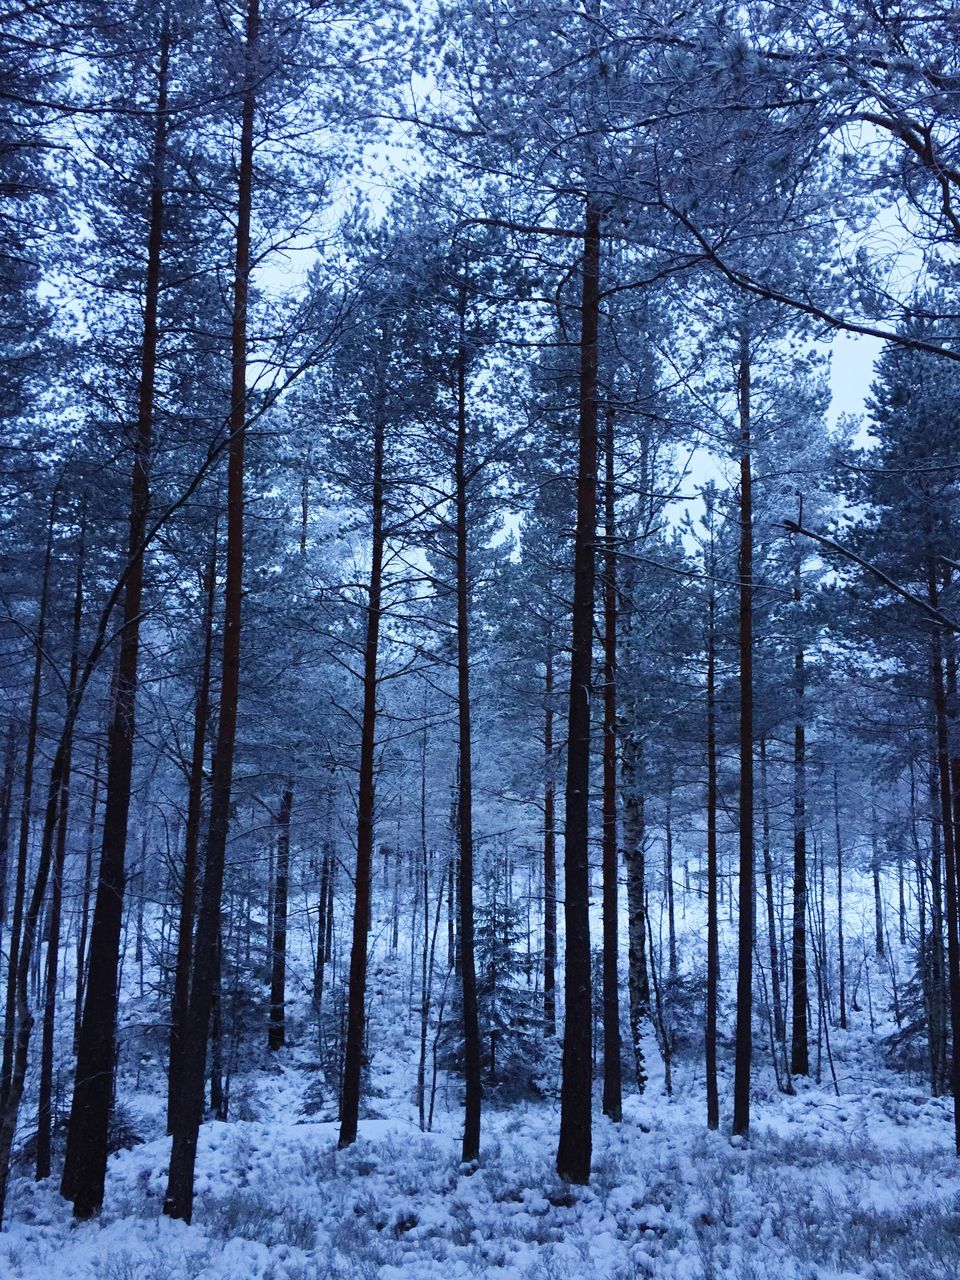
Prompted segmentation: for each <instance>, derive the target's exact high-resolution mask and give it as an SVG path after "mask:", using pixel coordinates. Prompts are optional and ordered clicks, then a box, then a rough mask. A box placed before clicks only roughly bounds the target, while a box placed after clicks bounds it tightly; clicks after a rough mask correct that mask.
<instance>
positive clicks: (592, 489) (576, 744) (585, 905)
mask: <svg viewBox="0 0 960 1280" xmlns="http://www.w3.org/2000/svg"><path fill="white" fill-rule="evenodd" d="M599 314H600V211H599V209H598V208H597V206H596V205H595V204H594V203H593V201H592V200H591V199H589V198H588V199H587V202H586V211H585V225H584V237H583V297H582V310H581V322H580V407H579V423H578V435H579V441H578V454H579V460H578V469H577V527H576V533H575V535H574V575H573V620H572V621H573V628H572V630H573V634H572V644H571V655H570V705H569V718H568V733H567V782H566V829H565V833H564V889H565V897H564V921H565V923H566V969H565V974H564V997H565V1000H564V1004H565V1013H564V1025H563V1081H562V1085H561V1096H560V1140H559V1144H558V1148H557V1173H558V1174H559V1175H560V1177H561V1178H564V1179H565V1180H566V1181H568V1182H573V1183H582V1184H585V1183H587V1182H589V1180H590V1159H591V1154H592V1147H593V1132H592V1121H593V1117H592V1114H591V1093H592V1089H591V1085H592V1068H593V1049H592V1030H593V1010H592V1007H591V1006H592V1001H591V990H590V862H589V837H590V676H591V667H592V662H593V612H594V600H593V595H594V576H595V555H596V548H595V544H596V531H597V347H598V342H597V338H598V326H599Z"/></svg>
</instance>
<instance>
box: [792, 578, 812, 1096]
mask: <svg viewBox="0 0 960 1280" xmlns="http://www.w3.org/2000/svg"><path fill="white" fill-rule="evenodd" d="M793 599H794V602H795V603H796V604H797V605H799V603H800V557H799V553H798V554H797V561H796V565H795V571H794V588H793ZM793 669H794V698H795V699H796V707H795V720H794V726H793V950H792V959H793V991H792V1011H793V1018H792V1027H791V1037H790V1073H791V1075H795V1076H807V1075H809V1074H810V1053H809V1046H808V1043H807V1012H808V1000H807V817H806V807H807V780H806V770H807V762H806V754H807V745H806V726H805V724H804V655H803V647H802V646H801V645H798V646H797V651H796V654H795V655H794V660H793Z"/></svg>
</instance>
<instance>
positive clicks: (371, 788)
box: [339, 334, 389, 1147]
mask: <svg viewBox="0 0 960 1280" xmlns="http://www.w3.org/2000/svg"><path fill="white" fill-rule="evenodd" d="M388 353H389V338H388V336H387V335H386V334H385V335H384V340H383V349H382V355H381V368H380V371H379V375H378V380H379V386H378V389H377V405H376V408H375V413H374V438H373V503H372V509H371V526H370V529H371V544H370V579H369V588H368V594H367V634H366V640H365V643H364V653H363V714H362V721H361V728H360V780H359V789H358V795H357V862H356V871H355V875H354V895H355V897H354V904H353V944H352V947H351V951H350V984H349V992H348V997H347V1044H346V1050H345V1054H344V1063H343V1089H342V1092H341V1095H340V1138H339V1145H340V1146H341V1147H348V1146H349V1145H350V1144H351V1143H352V1142H355V1141H356V1138H357V1125H358V1123H359V1119H360V1083H361V1075H362V1070H363V1042H364V1031H365V1028H366V999H367V929H368V924H369V920H370V878H371V871H372V862H373V823H374V806H375V799H376V793H375V776H374V756H375V752H376V734H377V692H378V688H379V682H378V679H377V660H378V656H379V646H380V617H381V611H382V594H383V554H384V544H385V536H384V494H383V486H384V436H385V432H386V421H385V414H384V406H385V397H386V370H385V368H384V367H383V365H384V363H385V362H386V359H387V356H388Z"/></svg>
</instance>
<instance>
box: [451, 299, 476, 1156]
mask: <svg viewBox="0 0 960 1280" xmlns="http://www.w3.org/2000/svg"><path fill="white" fill-rule="evenodd" d="M466 307H467V296H466V287H465V286H464V285H461V287H460V292H459V298H458V315H457V319H458V326H459V342H458V348H457V440H456V460H455V486H456V509H457V514H456V522H457V718H458V730H459V732H458V745H459V759H460V796H459V803H458V806H457V808H458V818H459V824H460V828H459V834H460V904H459V905H460V912H459V914H460V974H461V984H462V992H463V1063H464V1071H463V1074H464V1089H465V1103H464V1125H463V1147H462V1153H461V1159H462V1160H463V1162H464V1163H465V1164H466V1163H469V1162H470V1161H474V1160H479V1158H480V1107H481V1098H482V1085H481V1079H480V1071H481V1066H480V1021H479V1014H478V1010H477V974H476V962H475V957H474V941H473V933H474V929H473V925H474V920H473V764H472V759H471V725H470V577H469V562H468V561H469V551H468V546H467V459H466V449H467V347H466V331H465V324H466Z"/></svg>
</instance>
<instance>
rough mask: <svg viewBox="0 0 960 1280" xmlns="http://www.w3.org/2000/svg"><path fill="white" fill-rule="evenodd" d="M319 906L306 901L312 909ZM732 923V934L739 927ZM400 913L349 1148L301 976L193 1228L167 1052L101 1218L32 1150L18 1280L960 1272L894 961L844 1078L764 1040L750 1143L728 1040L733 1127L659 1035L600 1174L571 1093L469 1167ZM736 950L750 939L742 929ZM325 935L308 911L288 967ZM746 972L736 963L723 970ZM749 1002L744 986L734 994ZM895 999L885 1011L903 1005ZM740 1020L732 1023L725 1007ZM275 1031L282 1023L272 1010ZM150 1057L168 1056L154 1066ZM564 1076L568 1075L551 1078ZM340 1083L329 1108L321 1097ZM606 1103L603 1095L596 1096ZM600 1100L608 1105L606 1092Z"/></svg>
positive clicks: (683, 1056)
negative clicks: (577, 1163)
mask: <svg viewBox="0 0 960 1280" xmlns="http://www.w3.org/2000/svg"><path fill="white" fill-rule="evenodd" d="M684 905H685V907H686V910H685V911H684V912H683V914H682V916H681V920H680V923H681V928H682V930H683V933H682V935H681V938H680V949H681V955H683V956H684V957H686V958H687V959H688V960H689V959H690V958H691V957H692V958H693V962H694V963H696V956H697V953H698V950H699V949H702V937H701V926H702V920H701V918H700V916H701V911H700V904H699V903H698V901H697V900H696V898H695V896H691V897H690V898H689V899H688V900H687V902H686V903H685V904H684ZM301 918H303V916H302V913H300V912H297V911H296V910H294V911H292V912H291V920H292V921H296V920H299V919H301ZM725 933H726V930H725ZM385 934H386V931H383V932H381V933H380V934H378V935H377V936H378V938H379V941H378V942H377V943H376V945H375V953H374V955H373V957H372V959H371V985H372V991H373V992H374V996H373V998H372V1000H371V1006H370V1018H371V1025H370V1033H369V1039H370V1046H371V1051H372V1053H373V1057H372V1061H371V1064H370V1072H369V1082H368V1085H367V1087H366V1090H365V1100H364V1112H363V1116H364V1118H362V1119H361V1123H360V1135H359V1140H358V1142H357V1143H356V1144H355V1145H354V1146H352V1147H350V1148H348V1149H347V1150H345V1151H339V1150H338V1149H337V1136H338V1130H337V1125H336V1123H335V1122H334V1120H333V1119H332V1116H333V1114H334V1110H335V1097H336V1088H335V1083H334V1082H332V1081H329V1080H326V1079H324V1076H323V1073H322V1070H321V1068H320V1064H319V1062H318V1060H317V1056H316V1041H315V1028H314V1029H312V1027H311V1022H310V1011H309V1004H308V1002H307V1000H306V997H305V996H303V995H297V994H296V991H302V989H303V987H302V984H299V983H296V982H294V983H292V987H293V988H294V989H295V990H294V997H293V999H292V1001H291V1007H290V1028H291V1031H292V1037H291V1039H292V1043H291V1044H290V1045H288V1047H287V1048H285V1049H283V1050H282V1051H281V1052H279V1053H278V1054H274V1055H267V1054H266V1053H265V1051H264V1052H262V1053H261V1054H260V1056H259V1058H258V1057H257V1053H255V1052H254V1053H250V1054H249V1055H248V1056H249V1059H250V1065H249V1067H248V1069H247V1070H245V1071H244V1072H243V1073H241V1074H240V1075H238V1076H237V1077H236V1079H235V1080H234V1082H233V1098H234V1102H235V1103H237V1102H239V1100H240V1099H241V1098H242V1106H239V1105H235V1106H234V1108H233V1112H234V1115H235V1116H236V1117H241V1116H242V1117H244V1118H233V1119H231V1120H230V1121H228V1122H219V1121H209V1122H207V1123H206V1124H204V1126H203V1128H202V1130H201V1135H200V1145H199V1151H198V1160H197V1180H196V1202H195V1217H194V1222H193V1224H192V1225H191V1226H186V1225H185V1224H183V1223H180V1222H172V1221H170V1220H169V1219H167V1218H166V1217H165V1216H164V1215H163V1213H162V1200H163V1194H164V1190H165V1183H166V1166H167V1160H168V1157H169V1139H168V1138H166V1137H165V1136H164V1135H163V1114H162V1105H161V1103H162V1098H163V1076H162V1064H160V1063H159V1062H158V1063H155V1064H152V1065H150V1066H149V1067H147V1068H144V1067H143V1066H142V1064H141V1066H140V1067H139V1068H138V1072H137V1078H136V1079H137V1085H138V1087H134V1080H133V1078H132V1075H128V1076H126V1077H125V1078H124V1079H122V1080H121V1082H120V1096H121V1099H122V1102H123V1105H124V1107H125V1109H126V1110H127V1112H128V1113H129V1116H130V1117H131V1118H132V1119H133V1121H134V1122H135V1123H134V1127H135V1128H136V1129H137V1130H138V1131H139V1132H141V1133H143V1134H144V1136H145V1137H146V1139H147V1140H146V1141H144V1142H143V1143H142V1144H141V1145H139V1146H136V1147H134V1148H133V1149H131V1150H127V1151H121V1152H119V1153H117V1154H116V1155H115V1156H113V1157H111V1161H110V1168H109V1171H108V1178H107V1199H106V1203H105V1206H104V1210H103V1213H102V1215H101V1216H100V1218H99V1219H97V1220H95V1221H93V1222H88V1223H75V1222H74V1221H73V1220H72V1218H71V1217H70V1210H69V1206H68V1205H67V1204H65V1203H64V1202H63V1201H62V1200H61V1199H60V1197H59V1195H58V1194H57V1190H56V1179H55V1178H54V1179H51V1180H48V1181H47V1182H46V1183H42V1184H38V1183H35V1182H34V1181H33V1180H32V1178H31V1177H30V1173H31V1170H30V1169H29V1167H28V1165H27V1164H26V1163H24V1164H23V1165H22V1166H21V1167H20V1168H19V1169H18V1170H17V1171H16V1172H17V1173H18V1174H19V1176H17V1177H15V1179H14V1181H13V1183H12V1186H11V1197H10V1206H9V1214H8V1225H7V1228H6V1229H5V1230H4V1232H3V1233H2V1234H0V1278H2V1280H52V1278H55V1280H461V1278H464V1280H466V1278H472V1277H490V1280H643V1278H653V1277H655V1278H657V1280H956V1277H957V1276H958V1275H960V1162H958V1161H957V1159H956V1157H955V1155H954V1153H953V1117H952V1108H951V1105H950V1103H949V1101H948V1100H947V1099H943V1098H931V1097H930V1096H929V1093H928V1091H927V1089H926V1086H925V1082H923V1081H922V1080H917V1079H916V1078H915V1077H908V1076H907V1075H905V1074H904V1073H903V1072H897V1071H894V1070H893V1069H892V1068H891V1067H890V1066H889V1065H888V1064H887V1062H886V1060H885V1059H884V1057H883V1054H882V1051H881V1044H882V1037H883V1035H884V1034H885V1033H886V1032H887V1031H889V1030H890V1029H891V1028H892V1025H893V1022H892V1019H891V1018H890V1017H889V1016H888V1014H887V1013H886V1012H885V1001H884V999H883V996H882V986H883V968H882V963H881V962H879V961H875V962H873V963H874V966H875V967H874V991H875V995H874V1008H873V1014H874V1021H875V1029H874V1030H871V1025H870V1021H869V1020H868V1015H867V1012H866V1011H864V1010H860V1011H854V1012H851V1023H850V1029H849V1030H848V1031H846V1032H843V1031H839V1030H833V1031H832V1032H831V1047H832V1051H833V1056H834V1063H835V1067H836V1072H837V1079H838V1085H839V1096H838V1094H837V1093H836V1092H835V1091H834V1089H833V1087H832V1082H831V1078H830V1073H829V1071H828V1070H827V1067H826V1062H824V1066H823V1083H822V1084H821V1085H818V1084H816V1083H814V1082H813V1081H812V1080H811V1081H805V1080H798V1081H795V1085H796V1093H795V1094H794V1095H793V1096H787V1095H784V1094H782V1093H780V1092H779V1091H778V1090H777V1088H776V1085H775V1082H774V1078H773V1074H772V1071H771V1070H770V1068H769V1065H768V1056H769V1055H768V1053H767V1050H766V1046H765V1040H764V1036H763V1035H762V1034H759V1032H760V1030H761V1029H760V1027H759V1025H758V1035H757V1037H756V1040H757V1044H756V1057H755V1071H754V1090H753V1100H752V1117H753V1118H752V1124H751V1133H750V1138H749V1140H748V1141H743V1140H740V1139H736V1140H731V1137H730V1133H729V1126H730V1110H731V1097H732V1079H731V1076H730V1070H731V1061H730V1060H731V1057H732V1055H731V1054H730V1052H729V1046H728V1045H723V1046H722V1052H721V1079H720V1096H721V1111H722V1116H721V1129H720V1131H719V1132H715V1133H711V1132H710V1131H708V1130H707V1128H706V1123H705V1101H704V1081H703V1066H702V1059H701V1047H700V1045H699V1044H697V1045H694V1046H693V1047H691V1048H689V1049H687V1050H681V1051H680V1052H678V1054H677V1056H676V1057H675V1060H674V1072H673V1075H674V1086H675V1089H674V1094H673V1096H669V1097H668V1096H667V1095H666V1093H665V1092H664V1079H663V1071H662V1067H661V1065H660V1059H659V1056H658V1053H657V1048H656V1042H655V1040H654V1038H653V1036H652V1034H651V1035H650V1036H649V1039H648V1043H646V1044H645V1054H646V1060H647V1064H648V1069H649V1076H650V1079H649V1083H648V1086H647V1090H646V1092H645V1093H644V1094H643V1095H642V1096H640V1095H638V1094H637V1093H636V1090H635V1088H634V1087H633V1085H632V1081H631V1080H630V1078H629V1076H628V1077H627V1078H626V1079H625V1082H624V1088H625V1097H624V1119H623V1123H622V1124H620V1125H615V1124H613V1123H611V1122H610V1121H609V1120H607V1119H606V1118H604V1117H602V1116H600V1115H599V1114H596V1121H595V1127H594V1151H593V1168H592V1177H591V1182H590V1185H589V1186H588V1187H571V1186H568V1185H566V1184H564V1183H563V1182H561V1181H560V1179H559V1178H558V1177H557V1175H556V1173H555V1171H554V1158H555V1152H556V1135H557V1129H558V1119H559V1116H558V1102H557V1100H556V1096H555V1095H556V1090H555V1089H551V1090H549V1091H548V1096H546V1097H544V1098H543V1099H538V1100H533V1099H529V1100H527V1101H522V1102H520V1103H516V1104H513V1105H511V1106H510V1107H497V1106H494V1105H488V1106H486V1107H485V1110H484V1116H483V1135H482V1161H481V1165H480V1167H479V1169H477V1170H475V1171H470V1170H469V1169H466V1168H464V1167H462V1166H461V1165H460V1163H459V1148H460V1123H461V1113H460V1096H459V1088H458V1084H457V1081H456V1080H455V1079H441V1083H440V1087H439V1090H438V1095H437V1127H436V1131H435V1132H432V1133H422V1132H421V1131H420V1130H419V1128H418V1126H417V1111H416V1105H415V1078H416V1053H417V1041H418V1035H417V1025H416V1014H415V1011H413V1010H411V1006H410V1001H409V993H407V994H406V995H405V989H406V986H407V984H408V982H409V972H410V957H409V952H408V951H407V950H406V949H405V947H406V945H407V943H406V940H403V939H401V946H400V949H399V950H398V951H397V952H396V953H395V954H391V953H390V951H389V948H388V945H387V943H386V941H385ZM724 942H725V944H726V945H727V946H729V944H730V943H731V942H732V936H731V937H725V939H724ZM308 962H309V954H308V951H307V950H306V943H305V941H304V939H302V938H300V937H298V935H297V932H296V929H294V931H293V932H292V934H291V966H292V973H293V974H294V975H296V972H297V966H298V964H307V963H308ZM726 974H727V978H728V980H729V979H732V977H733V969H732V967H731V966H729V965H727V966H726ZM727 1012H728V1013H729V1006H728V1008H727ZM885 1019H886V1020H885ZM722 1021H728V1018H726V1017H725V1018H724V1019H723V1020H722ZM264 1035H265V1028H264ZM151 1073H152V1074H151ZM554 1083H556V1082H554ZM318 1096H319V1097H321V1098H322V1100H323V1101H322V1103H321V1105H320V1108H319V1110H318V1106H317V1098H318ZM595 1103H596V1104H598V1103H599V1093H598V1096H597V1098H596V1099H595ZM595 1110H596V1113H598V1112H599V1106H598V1105H597V1106H596V1109H595Z"/></svg>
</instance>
